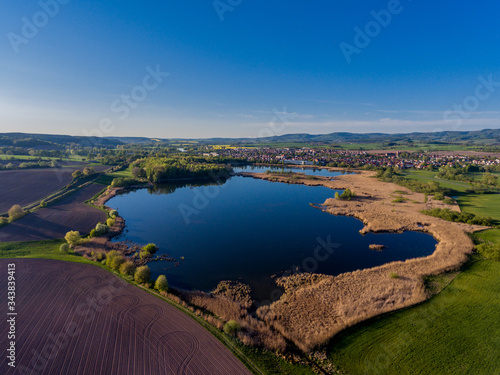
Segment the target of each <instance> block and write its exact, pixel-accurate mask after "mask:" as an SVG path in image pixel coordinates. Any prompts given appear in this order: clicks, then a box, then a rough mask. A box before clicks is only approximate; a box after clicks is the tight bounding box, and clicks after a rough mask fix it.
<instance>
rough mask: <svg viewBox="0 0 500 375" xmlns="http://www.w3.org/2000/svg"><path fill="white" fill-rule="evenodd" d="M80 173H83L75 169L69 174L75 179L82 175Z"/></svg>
mask: <svg viewBox="0 0 500 375" xmlns="http://www.w3.org/2000/svg"><path fill="white" fill-rule="evenodd" d="M82 174H83V173H82V171H78V170H76V171H74V172H73V173H72V174H71V176H73V178H74V179H77V178H80V177H82Z"/></svg>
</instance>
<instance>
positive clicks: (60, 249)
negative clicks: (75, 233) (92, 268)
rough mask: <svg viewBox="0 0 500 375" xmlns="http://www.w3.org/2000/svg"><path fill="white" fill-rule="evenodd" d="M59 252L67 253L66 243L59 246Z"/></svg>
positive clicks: (67, 245)
mask: <svg viewBox="0 0 500 375" xmlns="http://www.w3.org/2000/svg"><path fill="white" fill-rule="evenodd" d="M59 251H60V252H61V253H63V254H68V252H69V244H68V243H63V244H62V245H61V246H59Z"/></svg>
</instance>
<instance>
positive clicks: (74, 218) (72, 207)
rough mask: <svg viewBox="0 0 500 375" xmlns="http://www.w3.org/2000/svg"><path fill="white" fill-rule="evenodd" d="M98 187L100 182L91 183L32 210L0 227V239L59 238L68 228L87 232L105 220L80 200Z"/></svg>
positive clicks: (94, 209) (88, 196)
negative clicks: (49, 203) (49, 204)
mask: <svg viewBox="0 0 500 375" xmlns="http://www.w3.org/2000/svg"><path fill="white" fill-rule="evenodd" d="M102 189H103V186H102V185H98V184H91V185H89V186H87V187H84V188H83V189H81V190H79V191H77V192H76V193H73V194H71V195H69V196H68V197H66V198H64V199H62V200H61V201H60V202H58V203H55V204H54V205H51V206H48V207H46V208H42V209H39V210H36V211H35V212H32V213H30V214H28V215H26V216H25V217H23V218H21V219H19V220H17V221H14V222H13V223H11V224H8V225H6V226H4V227H2V228H0V242H16V241H39V240H47V239H55V238H63V237H64V235H65V234H66V233H67V232H68V231H71V230H77V231H79V232H81V233H82V234H83V233H89V232H90V230H91V229H92V228H94V227H95V225H96V224H97V223H98V222H100V221H104V220H106V217H107V214H106V212H104V211H103V210H99V209H97V208H94V207H91V206H89V205H86V204H85V203H84V202H85V201H87V200H89V199H90V198H92V197H93V196H94V195H96V194H97V193H99V192H100V191H101V190H102Z"/></svg>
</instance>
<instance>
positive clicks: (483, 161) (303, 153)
mask: <svg viewBox="0 0 500 375" xmlns="http://www.w3.org/2000/svg"><path fill="white" fill-rule="evenodd" d="M213 154H214V153H210V154H207V155H212V156H214V155H213ZM217 155H220V156H223V157H228V158H240V159H245V160H248V161H251V162H255V163H269V164H294V165H323V166H324V165H328V164H332V163H333V164H336V165H341V166H351V165H356V166H365V165H371V166H374V167H380V166H392V167H396V168H399V169H408V168H416V169H424V168H428V167H433V168H439V167H442V166H456V165H459V166H465V165H467V164H476V165H481V166H494V165H500V158H499V157H498V156H497V157H492V156H489V157H486V156H471V155H460V154H459V153H457V154H456V155H453V154H442V153H411V154H410V153H408V152H405V151H355V150H353V151H351V150H335V149H313V148H308V147H304V148H271V147H263V148H231V149H222V150H218V153H217Z"/></svg>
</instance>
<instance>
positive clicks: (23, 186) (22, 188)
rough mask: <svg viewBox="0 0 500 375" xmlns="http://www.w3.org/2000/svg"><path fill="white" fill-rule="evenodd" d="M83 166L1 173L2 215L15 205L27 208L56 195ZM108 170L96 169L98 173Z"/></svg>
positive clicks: (99, 167)
mask: <svg viewBox="0 0 500 375" xmlns="http://www.w3.org/2000/svg"><path fill="white" fill-rule="evenodd" d="M82 165H84V164H82V163H80V165H79V167H76V166H69V167H65V168H43V169H18V170H12V171H0V213H4V212H7V210H8V209H9V208H11V207H12V206H13V205H14V204H20V205H21V206H26V205H28V204H30V203H34V202H36V201H38V200H40V199H42V198H44V197H46V196H48V195H50V194H52V193H55V192H56V191H57V190H59V189H61V188H62V187H64V186H66V185H67V184H69V183H70V182H71V180H72V177H71V174H72V173H73V172H74V171H75V170H77V169H80V170H82V169H83V167H82ZM107 168H109V167H107V166H97V167H94V169H95V170H96V171H97V172H101V171H103V170H105V169H107Z"/></svg>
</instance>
